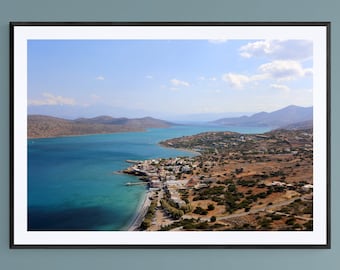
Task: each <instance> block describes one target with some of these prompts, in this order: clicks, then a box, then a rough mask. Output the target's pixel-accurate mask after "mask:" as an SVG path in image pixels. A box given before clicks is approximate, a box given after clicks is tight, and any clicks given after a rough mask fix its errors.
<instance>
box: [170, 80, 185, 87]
mask: <svg viewBox="0 0 340 270" xmlns="http://www.w3.org/2000/svg"><path fill="white" fill-rule="evenodd" d="M170 82H171V84H172V85H173V86H176V87H178V86H185V87H189V86H190V83H188V82H186V81H180V80H177V79H172V80H170Z"/></svg>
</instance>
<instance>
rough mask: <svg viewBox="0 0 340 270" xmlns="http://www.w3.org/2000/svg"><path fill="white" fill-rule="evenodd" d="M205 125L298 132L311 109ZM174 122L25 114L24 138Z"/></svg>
mask: <svg viewBox="0 0 340 270" xmlns="http://www.w3.org/2000/svg"><path fill="white" fill-rule="evenodd" d="M207 124H209V125H211V124H215V125H226V126H249V127H250V126H258V127H260V126H267V127H271V128H273V129H274V128H284V129H302V128H312V127H313V107H299V106H294V105H291V106H288V107H285V108H283V109H280V110H277V111H274V112H270V113H268V112H260V113H256V114H253V115H251V116H241V117H231V118H222V119H219V120H216V121H213V122H209V123H207ZM172 125H176V124H174V123H171V122H168V121H164V120H159V119H156V118H152V117H143V118H126V117H119V118H114V117H111V116H98V117H94V118H77V119H75V120H68V119H63V118H57V117H52V116H46V115H28V137H29V138H46V137H59V136H75V135H85V134H101V133H102V134H104V133H115V132H136V131H144V130H145V129H147V128H166V127H170V126H172Z"/></svg>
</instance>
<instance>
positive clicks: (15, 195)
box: [10, 22, 331, 249]
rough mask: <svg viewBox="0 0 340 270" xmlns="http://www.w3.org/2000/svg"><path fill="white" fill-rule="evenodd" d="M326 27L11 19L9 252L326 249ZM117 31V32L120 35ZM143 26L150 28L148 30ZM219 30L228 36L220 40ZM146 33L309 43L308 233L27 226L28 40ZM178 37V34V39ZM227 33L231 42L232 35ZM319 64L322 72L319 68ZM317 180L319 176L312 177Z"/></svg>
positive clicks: (322, 24)
mask: <svg viewBox="0 0 340 270" xmlns="http://www.w3.org/2000/svg"><path fill="white" fill-rule="evenodd" d="M330 26H331V25H330V23H329V22H11V23H10V71H11V73H10V105H11V106H10V140H11V141H10V147H11V151H10V161H11V163H10V247H11V248H194V249H195V248H295V249H296V248H330V207H331V205H330V184H331V182H330V149H331V148H330V85H331V78H330V62H331V55H330ZM117 29H120V30H119V31H120V32H119V34H117ZM147 29H153V30H152V31H150V33H149V32H148V30H147ZM183 29H184V30H183ZM185 29H186V30H185ZM230 29H232V30H230ZM196 30H197V31H196ZM243 30H244V32H243ZM223 31H226V32H225V34H222V35H221V33H224V32H223ZM101 32H102V33H101ZM145 32H147V34H145V35H151V39H158V38H159V37H160V36H159V35H161V36H162V38H163V39H166V38H167V34H168V33H171V34H170V36H169V39H177V38H178V39H191V38H194V39H207V40H208V39H211V40H224V39H225V38H229V36H231V38H230V39H245V40H255V39H256V40H264V39H265V37H266V38H267V39H269V40H278V39H281V36H282V39H283V40H284V39H302V40H305V39H311V40H312V42H313V46H314V51H313V53H314V54H313V56H312V57H313V68H315V70H313V72H314V74H313V80H314V81H313V88H314V89H315V87H316V85H317V86H318V87H320V88H318V94H313V110H314V118H313V136H314V138H315V137H316V138H317V139H316V140H314V141H313V153H316V155H315V154H314V156H313V166H312V167H313V184H314V183H315V182H318V181H320V184H318V185H317V188H315V185H314V190H313V193H314V195H315V196H314V197H313V211H314V213H313V217H312V220H313V222H314V226H313V230H312V231H308V232H307V231H303V230H302V231H284V232H279V231H270V232H267V231H258V230H255V231H240V230H237V231H232V230H231V231H227V232H223V233H222V232H216V231H209V232H204V231H203V232H202V231H200V232H196V231H195V232H127V231H105V232H98V231H95V232H93V231H39V230H37V231H30V230H29V229H28V225H27V222H28V221H27V219H28V209H27V204H28V202H27V196H28V195H27V193H28V190H27V181H28V177H27V167H28V165H27V160H28V158H27V141H28V134H27V117H28V112H27V109H26V108H27V104H28V98H27V94H28V86H27V84H28V83H27V80H28V76H29V75H28V71H27V65H28V57H27V46H28V45H27V44H28V43H27V42H28V41H29V40H45V39H49V40H64V39H66V40H67V39H70V40H73V39H75V40H77V39H80V40H82V39H94V40H96V39H110V36H111V35H112V37H113V38H114V39H118V40H123V39H126V38H127V39H129V38H130V39H143V38H145V35H144V33H145ZM98 33H99V34H98ZM160 33H161V34H160ZM178 33H180V37H179V36H177V35H178ZM189 33H190V35H188V34H189ZM209 33H213V34H211V35H210V34H209ZM247 33H248V34H247ZM233 34H235V35H236V37H234V36H232V35H233ZM91 35H92V36H93V37H91ZM191 35H192V36H191ZM257 36H258V37H257ZM148 38H150V37H149V36H148ZM315 47H317V48H318V49H315ZM320 48H321V50H319V49H320ZM318 65H321V67H320V68H319V67H318ZM315 78H317V79H315ZM315 176H317V177H319V178H318V179H315V178H314V177H315ZM315 210H317V211H315ZM164 235H165V236H164ZM234 235H237V236H236V237H235V236H234ZM247 239H248V240H247ZM311 239H312V240H311Z"/></svg>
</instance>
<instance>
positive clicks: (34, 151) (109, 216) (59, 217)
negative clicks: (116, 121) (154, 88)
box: [28, 126, 269, 231]
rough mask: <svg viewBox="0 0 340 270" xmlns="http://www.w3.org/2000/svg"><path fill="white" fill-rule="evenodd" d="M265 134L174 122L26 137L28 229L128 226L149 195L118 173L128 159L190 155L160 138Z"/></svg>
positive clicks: (94, 228)
mask: <svg viewBox="0 0 340 270" xmlns="http://www.w3.org/2000/svg"><path fill="white" fill-rule="evenodd" d="M222 130H232V131H237V132H241V133H261V132H265V131H268V130H269V129H268V128H254V127H252V128H242V127H237V128H236V127H233V128H228V127H207V126H196V127H193V126H174V127H171V128H165V129H149V130H147V131H146V132H130V133H114V134H103V135H102V134H101V135H88V136H75V137H61V138H47V139H30V140H29V141H28V230H78V231H82V230H125V229H126V226H127V225H128V224H129V223H130V222H131V220H132V218H133V217H134V215H135V214H136V211H137V210H138V207H139V205H140V203H141V201H142V200H143V198H144V196H145V191H146V187H145V186H125V183H127V182H136V181H138V179H137V178H136V177H134V176H129V175H124V174H117V173H116V172H117V171H119V170H123V169H125V168H127V167H128V166H129V164H128V163H126V162H125V161H126V160H128V159H130V160H144V159H153V158H160V157H175V156H192V155H193V154H192V153H190V152H186V151H180V150H175V149H169V148H164V147H161V146H160V145H158V142H159V141H161V140H165V139H169V138H175V137H180V136H185V135H192V134H197V133H199V132H204V131H222Z"/></svg>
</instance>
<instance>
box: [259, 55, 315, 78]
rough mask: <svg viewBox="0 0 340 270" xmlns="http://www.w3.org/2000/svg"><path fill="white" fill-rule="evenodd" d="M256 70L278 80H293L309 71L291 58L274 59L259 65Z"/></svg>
mask: <svg viewBox="0 0 340 270" xmlns="http://www.w3.org/2000/svg"><path fill="white" fill-rule="evenodd" d="M258 70H259V71H260V72H262V73H264V74H268V77H271V78H273V79H278V80H279V81H289V80H294V79H297V78H299V77H303V76H304V75H305V74H306V73H308V74H309V73H310V72H311V71H310V69H304V68H303V67H302V66H301V64H300V63H299V62H297V61H292V60H287V61H283V60H276V61H273V62H270V63H266V64H263V65H261V66H259V68H258Z"/></svg>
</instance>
